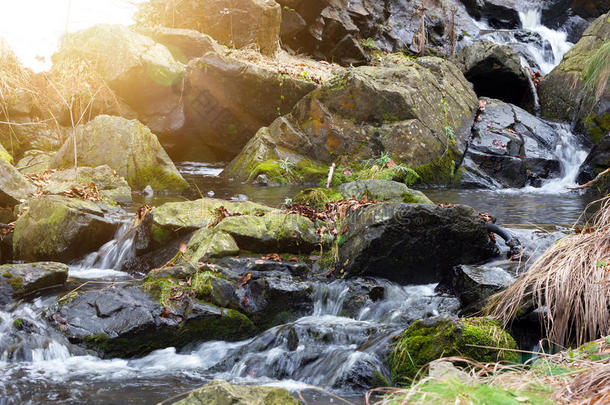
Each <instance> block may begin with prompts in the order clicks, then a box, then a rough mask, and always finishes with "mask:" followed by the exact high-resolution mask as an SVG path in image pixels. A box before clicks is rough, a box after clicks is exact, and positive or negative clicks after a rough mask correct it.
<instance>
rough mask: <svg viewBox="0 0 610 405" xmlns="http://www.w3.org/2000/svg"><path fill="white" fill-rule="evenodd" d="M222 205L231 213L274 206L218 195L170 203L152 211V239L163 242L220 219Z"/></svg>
mask: <svg viewBox="0 0 610 405" xmlns="http://www.w3.org/2000/svg"><path fill="white" fill-rule="evenodd" d="M221 207H224V208H225V209H226V210H227V213H228V214H244V215H261V214H264V213H267V212H271V211H272V210H273V209H272V208H271V207H267V206H265V205H261V204H257V203H253V202H250V201H226V200H219V199H215V198H201V199H199V200H193V201H182V202H171V203H165V204H163V205H161V206H159V207H156V208H155V209H154V210H153V211H152V214H153V225H152V227H153V229H152V235H153V239H154V240H155V241H156V242H158V243H164V242H167V241H168V240H170V239H172V238H174V237H175V236H176V235H177V234H183V233H187V232H189V231H194V230H197V229H199V228H205V227H207V226H208V225H210V224H212V223H214V222H215V221H217V220H219V219H220V217H221V216H222V215H223V214H222V213H221Z"/></svg>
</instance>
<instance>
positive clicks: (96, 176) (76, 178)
mask: <svg viewBox="0 0 610 405" xmlns="http://www.w3.org/2000/svg"><path fill="white" fill-rule="evenodd" d="M91 184H94V185H95V189H97V191H98V193H99V195H100V197H101V198H102V199H104V200H105V201H107V202H109V203H121V204H128V203H130V202H131V187H129V184H128V183H127V181H126V180H125V179H124V178H123V177H121V176H119V175H118V174H117V172H116V171H115V170H113V169H111V168H110V166H108V165H103V166H98V167H79V168H78V169H77V172H76V173H75V172H74V169H66V170H59V171H56V172H54V173H52V174H51V175H50V177H49V181H48V183H47V184H45V185H44V186H43V187H42V192H43V193H44V194H62V193H65V192H69V191H70V190H72V189H73V188H75V187H76V188H83V187H89V186H90V185H91Z"/></svg>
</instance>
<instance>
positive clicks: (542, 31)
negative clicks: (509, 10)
mask: <svg viewBox="0 0 610 405" xmlns="http://www.w3.org/2000/svg"><path fill="white" fill-rule="evenodd" d="M519 18H520V19H521V25H522V26H523V29H524V30H527V31H531V32H535V33H537V34H539V35H540V37H541V38H542V40H543V41H546V42H548V43H549V44H550V45H551V51H552V57H550V56H551V55H545V52H544V50H541V49H539V48H536V47H533V46H532V47H530V48H531V49H530V51H531V53H532V55H533V56H534V58H535V59H536V63H537V64H538V66H540V70H541V72H540V73H542V74H547V73H549V72H550V71H551V70H553V69H554V68H555V66H557V65H558V64H559V63H560V62H561V59H562V58H563V55H565V54H566V53H567V52H568V51H569V50H570V48H572V46H573V44H571V43H569V42H568V40H567V38H568V35H567V33H565V32H563V31H555V30H552V29H550V28H549V27H546V26H544V25H542V23H541V22H540V21H541V12H540V10H528V11H525V12H519Z"/></svg>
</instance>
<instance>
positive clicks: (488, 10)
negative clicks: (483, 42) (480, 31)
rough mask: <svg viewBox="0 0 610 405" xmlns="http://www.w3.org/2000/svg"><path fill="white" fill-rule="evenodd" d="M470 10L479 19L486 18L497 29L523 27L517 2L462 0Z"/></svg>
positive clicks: (504, 0)
mask: <svg viewBox="0 0 610 405" xmlns="http://www.w3.org/2000/svg"><path fill="white" fill-rule="evenodd" d="M462 3H464V5H465V6H466V9H467V10H468V12H469V13H470V14H471V15H472V16H473V17H475V18H476V19H477V20H485V21H487V23H488V24H489V25H490V26H491V27H492V28H495V29H516V28H520V27H521V20H520V19H519V12H518V11H517V7H516V6H517V3H516V2H515V1H512V0H511V1H506V0H462Z"/></svg>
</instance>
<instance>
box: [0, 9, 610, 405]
mask: <svg viewBox="0 0 610 405" xmlns="http://www.w3.org/2000/svg"><path fill="white" fill-rule="evenodd" d="M228 3H231V4H230V7H229V5H228ZM386 3H387V2H386ZM390 3H391V4H390ZM411 3H412V2H394V3H392V2H389V3H388V4H385V3H384V4H381V3H379V4H378V2H369V1H366V0H362V1H356V2H326V1H318V0H315V1H312V2H311V4H310V3H309V2H302V1H287V0H277V2H276V1H275V0H264V1H263V0H240V1H237V2H235V1H233V2H227V1H224V0H216V1H191V2H183V3H180V4H179V5H176V4H174V7H175V8H174V9H172V10H171V11H172V12H171V13H169V11H170V8H169V6H170V2H163V1H161V2H150V3H142V4H141V6H140V11H139V12H138V14H137V15H136V17H135V21H136V24H135V25H134V26H132V27H126V26H119V25H97V26H93V27H90V28H87V29H85V30H82V31H79V32H75V33H71V34H69V35H66V36H65V37H64V39H63V41H62V43H61V46H60V48H59V50H58V51H57V52H56V53H55V55H54V56H53V66H52V67H51V69H50V71H48V72H46V73H44V74H37V73H34V72H32V71H31V70H29V69H28V68H26V67H24V66H23V65H22V64H21V63H20V62H19V60H18V59H17V58H16V57H15V55H14V54H13V53H12V51H11V50H10V49H9V47H8V45H6V44H5V43H3V42H0V72H1V74H2V78H3V79H2V81H0V90H2V93H1V94H2V95H3V96H2V98H1V99H0V377H1V378H0V404H2V405H4V404H7V405H8V404H18V403H32V404H34V403H47V402H51V401H52V402H57V403H65V404H72V403H82V402H86V403H92V404H115V403H132V404H148V403H157V402H161V401H166V402H163V403H174V402H177V401H180V400H181V401H182V402H180V403H183V404H207V403H215V402H213V401H215V400H217V399H218V398H224V399H225V400H226V399H227V398H233V399H234V401H241V402H234V403H243V404H246V403H248V404H250V403H260V404H288V403H291V401H292V402H294V403H299V402H301V403H307V404H320V405H322V404H324V405H326V404H331V403H335V401H340V400H341V398H343V399H344V400H346V401H350V402H351V403H354V404H360V403H364V395H365V393H366V391H367V390H369V389H371V388H376V387H387V386H401V385H404V384H407V383H408V382H410V381H412V380H413V379H414V378H415V377H416V376H417V373H418V371H419V369H420V368H421V367H423V366H425V365H426V364H427V363H429V362H430V361H433V360H435V359H437V358H438V357H441V356H453V355H465V356H468V357H470V358H472V359H474V360H476V361H482V362H488V361H519V360H520V359H519V358H518V356H516V355H515V353H516V352H515V351H514V350H515V349H524V350H530V349H531V348H532V347H533V346H534V345H535V344H536V343H537V342H538V340H539V339H540V338H541V337H542V329H541V328H540V325H539V324H538V322H537V320H536V318H537V316H538V313H539V312H540V309H536V308H535V307H534V306H531V307H528V308H524V313H523V314H520V318H519V319H518V320H517V321H516V322H515V323H514V324H513V325H512V326H510V327H506V328H505V325H502V324H501V323H499V322H497V321H495V320H493V319H490V318H487V317H484V316H482V313H481V311H483V310H484V309H485V307H486V305H487V303H488V300H489V297H491V296H492V295H493V294H495V293H497V292H500V291H503V290H504V289H506V288H507V287H508V286H509V285H511V284H512V283H514V282H515V280H517V279H518V278H519V276H520V275H521V274H523V273H524V272H526V271H527V269H528V266H529V265H530V264H531V263H532V261H533V260H535V259H536V258H537V257H538V256H540V255H541V254H542V253H543V252H544V251H545V250H546V249H547V248H549V247H550V246H552V245H553V244H554V243H556V242H557V241H558V240H560V239H562V238H564V237H565V236H566V235H569V234H570V233H572V232H573V230H572V226H573V225H574V224H575V223H576V222H578V221H579V220H581V219H582V218H581V212H582V211H583V210H584V209H585V207H586V206H587V205H588V204H589V203H590V202H591V201H593V200H595V199H596V197H597V196H598V195H600V194H602V195H604V194H607V191H608V187H607V186H608V183H607V180H606V179H607V177H606V178H603V177H602V178H601V180H600V181H596V182H595V183H594V185H593V186H591V187H587V189H586V190H575V188H578V187H579V184H585V183H587V182H590V181H591V180H593V179H594V178H595V177H596V176H597V175H599V174H600V173H601V172H602V171H603V170H604V169H606V168H607V167H608V165H609V161H608V157H609V154H608V146H609V145H610V142H609V141H608V139H609V137H610V134H609V133H608V130H609V129H610V126H609V125H608V116H609V114H610V112H609V111H608V106H609V104H608V100H609V98H608V89H610V86H607V80H608V77H607V68H606V67H605V66H607V65H605V63H606V62H608V54H609V53H608V39H609V38H608V36H609V33H610V28H609V27H610V16H609V14H608V12H609V6H610V5H608V4H605V3H607V2H605V3H604V2H570V1H554V2H551V3H553V5H551V4H549V2H537V1H535V0H531V1H528V2H512V1H502V0H486V1H479V2H469V1H461V2H459V1H444V2H438V3H434V4H432V3H431V4H427V3H425V2H415V3H417V4H411ZM424 3H425V4H424ZM584 3H587V4H586V5H585V4H584ZM589 3H590V4H589ZM558 7H564V8H567V9H569V11H566V12H565V15H564V13H557V12H556V9H557V8H558ZM176 16H178V17H176ZM202 16H203V17H202ZM227 24H230V26H231V30H230V31H227V28H226V27H227ZM560 26H561V27H563V28H562V29H559V27H560ZM422 33H423V36H422ZM422 37H425V38H426V39H425V40H423V42H422ZM604 72H605V73H604ZM70 73H71V74H72V76H70ZM568 83H572V85H569V86H568V85H567V84H568ZM94 87H95V88H97V89H98V90H97V91H96V92H94V93H95V95H93V96H92V92H91V89H92V88H94ZM66 99H70V100H72V102H71V104H69V103H66V102H65V100H66ZM62 101H63V102H62ZM75 117H80V119H78V120H77V121H75ZM498 226H499V228H498ZM473 344H474V345H475V346H478V348H475V347H473V346H472V345H473ZM405 353H407V354H408V355H405ZM208 383H209V384H208ZM205 384H207V385H205ZM231 384H233V385H231ZM204 385H205V386H204ZM201 386H204V387H203V388H200V389H197V388H199V387H201ZM260 386H264V387H260ZM196 389H197V390H196ZM337 396H338V397H341V398H337ZM256 401H258V402H256Z"/></svg>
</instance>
